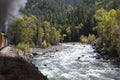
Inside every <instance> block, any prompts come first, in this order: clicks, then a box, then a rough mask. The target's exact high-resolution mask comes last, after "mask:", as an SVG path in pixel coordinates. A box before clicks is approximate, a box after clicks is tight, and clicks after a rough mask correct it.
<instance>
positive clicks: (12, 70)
mask: <svg viewBox="0 0 120 80" xmlns="http://www.w3.org/2000/svg"><path fill="white" fill-rule="evenodd" d="M0 80H48V79H47V77H46V76H44V75H43V74H42V73H41V72H40V71H38V68H36V67H35V65H33V64H32V63H29V62H27V61H26V60H25V59H23V58H22V57H20V56H18V55H17V53H16V48H15V47H14V46H7V47H5V48H4V49H2V50H1V51H0Z"/></svg>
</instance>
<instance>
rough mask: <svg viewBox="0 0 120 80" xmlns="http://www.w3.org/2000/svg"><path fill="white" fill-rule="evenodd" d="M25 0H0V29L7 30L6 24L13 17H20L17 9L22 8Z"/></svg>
mask: <svg viewBox="0 0 120 80" xmlns="http://www.w3.org/2000/svg"><path fill="white" fill-rule="evenodd" d="M26 3H27V0H0V30H1V31H2V32H5V33H6V32H7V28H8V25H9V24H10V23H11V21H12V20H13V19H14V18H15V17H21V15H20V13H19V10H20V9H22V8H24V7H25V5H26Z"/></svg>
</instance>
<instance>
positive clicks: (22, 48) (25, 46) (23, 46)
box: [17, 43, 29, 55]
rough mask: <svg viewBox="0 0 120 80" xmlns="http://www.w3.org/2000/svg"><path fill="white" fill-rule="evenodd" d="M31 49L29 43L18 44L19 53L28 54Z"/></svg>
mask: <svg viewBox="0 0 120 80" xmlns="http://www.w3.org/2000/svg"><path fill="white" fill-rule="evenodd" d="M28 50H29V45H28V44H25V43H19V44H18V45H17V53H18V54H19V55H20V54H26V53H27V52H28Z"/></svg>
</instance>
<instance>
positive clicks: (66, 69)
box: [33, 43, 120, 80]
mask: <svg viewBox="0 0 120 80" xmlns="http://www.w3.org/2000/svg"><path fill="white" fill-rule="evenodd" d="M62 46H68V47H67V48H65V49H62V50H61V51H58V52H54V53H47V54H45V55H42V56H39V57H35V58H34V60H33V63H34V64H35V65H36V66H37V67H38V69H39V70H40V71H41V72H42V73H43V74H44V75H46V76H47V77H48V79H49V80H120V67H119V65H116V64H111V63H110V61H107V60H103V59H96V58H95V56H96V54H97V53H95V51H94V49H93V48H92V46H91V45H88V44H81V43H77V44H74V45H73V44H70V43H66V44H64V43H63V44H62Z"/></svg>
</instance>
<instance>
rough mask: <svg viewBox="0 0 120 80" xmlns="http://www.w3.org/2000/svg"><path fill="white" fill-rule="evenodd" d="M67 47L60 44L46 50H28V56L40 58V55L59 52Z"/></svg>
mask: <svg viewBox="0 0 120 80" xmlns="http://www.w3.org/2000/svg"><path fill="white" fill-rule="evenodd" d="M67 47H68V46H62V44H58V45H54V46H51V47H48V48H43V49H41V48H34V49H30V50H29V55H32V56H40V55H44V54H46V53H54V52H57V51H60V50H62V49H65V48H67Z"/></svg>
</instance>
